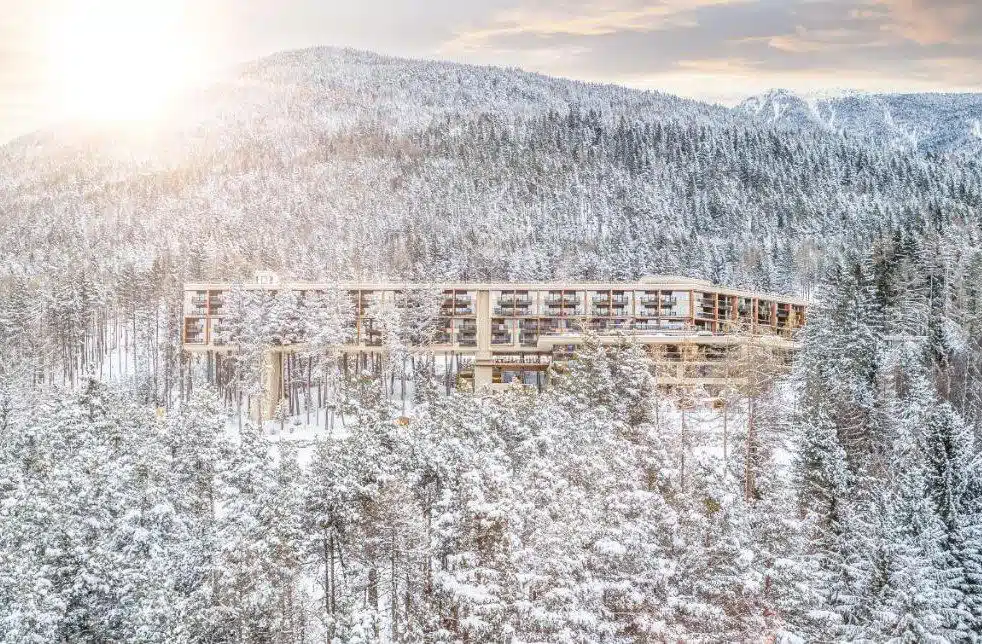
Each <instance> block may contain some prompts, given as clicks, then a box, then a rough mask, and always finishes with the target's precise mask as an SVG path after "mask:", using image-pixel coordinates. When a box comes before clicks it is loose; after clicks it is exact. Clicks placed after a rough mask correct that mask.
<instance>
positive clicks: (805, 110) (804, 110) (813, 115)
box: [734, 90, 982, 155]
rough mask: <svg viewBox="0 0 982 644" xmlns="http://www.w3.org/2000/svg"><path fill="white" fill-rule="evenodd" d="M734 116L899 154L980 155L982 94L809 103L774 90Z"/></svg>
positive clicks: (857, 96)
mask: <svg viewBox="0 0 982 644" xmlns="http://www.w3.org/2000/svg"><path fill="white" fill-rule="evenodd" d="M734 112H735V113H736V114H738V115H740V116H742V117H745V118H748V119H751V120H754V121H757V122H762V123H767V124H772V125H774V124H777V125H782V126H788V127H791V128H794V129H801V128H816V129H819V130H829V131H834V132H841V133H845V134H847V135H849V136H853V137H857V138H865V139H870V140H872V141H875V142H878V143H881V144H885V145H888V146H892V147H896V148H900V149H912V150H919V151H922V152H937V153H955V154H968V155H978V154H980V153H982V136H980V134H982V131H980V123H982V94H863V93H857V92H851V93H843V94H840V95H837V96H836V95H828V96H813V97H810V96H807V95H799V94H795V93H793V92H789V91H787V90H774V91H771V92H768V93H767V94H763V95H761V96H756V97H752V98H749V99H747V100H746V101H744V102H743V103H742V104H740V105H739V106H738V107H736V108H735V109H734Z"/></svg>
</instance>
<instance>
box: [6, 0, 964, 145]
mask: <svg viewBox="0 0 982 644" xmlns="http://www.w3.org/2000/svg"><path fill="white" fill-rule="evenodd" d="M0 15H2V16H3V18H2V20H0V141H4V140H8V139H10V138H12V137H15V136H18V135H20V134H23V133H26V132H29V131H31V130H34V129H37V128H43V127H44V126H45V125H46V124H49V123H51V122H53V121H57V120H59V119H62V118H72V117H75V116H101V117H104V118H123V117H124V116H127V115H134V114H138V113H140V109H138V108H145V107H147V106H149V105H152V104H154V103H155V102H159V101H161V100H163V96H164V94H165V93H166V92H167V91H169V90H171V89H176V88H178V87H180V86H182V85H187V84H196V83H206V82H207V79H208V78H210V77H212V76H213V75H215V74H219V73H221V72H222V71H223V70H226V69H228V68H229V67H231V66H233V65H235V64H236V63H238V62H244V61H248V60H252V59H255V58H258V57H261V56H264V55H267V54H271V53H274V52H276V51H281V50H285V49H296V48H301V47H309V46H315V45H336V46H350V47H356V48H360V49H368V50H372V51H377V52H380V53H386V54H393V55H403V56H411V57H417V58H433V59H446V60H454V61H459V62H467V63H478V64H492V65H503V66H514V67H521V68H523V69H527V70H530V71H537V72H542V73H546V74H550V75H557V76H565V77H569V78H575V79H580V80H589V81H602V82H612V83H618V84H623V85H629V86H633V87H638V88H645V89H658V90H662V91H666V92H670V93H674V94H679V95H683V96H688V97H693V98H698V99H703V100H707V101H713V102H720V103H724V104H735V103H737V102H739V101H740V100H742V99H743V98H746V97H747V96H750V95H753V94H757V93H760V92H763V91H766V90H767V89H769V88H776V87H781V88H788V89H792V90H798V91H803V92H815V91H822V90H826V89H829V90H838V89H858V90H868V91H917V92H919V91H982V65H980V64H979V61H982V1H980V0H852V1H848V0H648V1H643V0H589V1H585V2H574V1H570V0H427V1H423V0H0ZM124 108H125V109H124Z"/></svg>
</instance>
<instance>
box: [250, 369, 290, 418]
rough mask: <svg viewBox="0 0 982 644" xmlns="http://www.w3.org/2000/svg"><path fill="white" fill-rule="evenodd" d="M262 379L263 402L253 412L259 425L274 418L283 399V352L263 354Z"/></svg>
mask: <svg viewBox="0 0 982 644" xmlns="http://www.w3.org/2000/svg"><path fill="white" fill-rule="evenodd" d="M262 379H263V382H262V385H263V386H262V391H263V395H262V400H260V401H259V404H258V405H255V406H254V408H253V410H252V417H253V420H255V421H256V422H257V423H262V422H263V421H264V420H269V419H270V418H272V417H273V415H274V414H275V413H276V408H277V407H278V406H279V404H280V400H281V399H282V398H283V353H282V352H280V351H267V352H265V353H264V354H263V364H262Z"/></svg>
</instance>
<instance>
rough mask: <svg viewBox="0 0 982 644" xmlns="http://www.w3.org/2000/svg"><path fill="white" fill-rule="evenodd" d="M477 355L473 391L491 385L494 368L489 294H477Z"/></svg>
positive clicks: (480, 292)
mask: <svg viewBox="0 0 982 644" xmlns="http://www.w3.org/2000/svg"><path fill="white" fill-rule="evenodd" d="M475 312H476V314H477V355H476V356H475V360H474V391H480V390H481V389H482V388H483V387H487V386H490V385H491V382H492V381H493V379H494V367H493V366H492V365H491V292H490V291H478V292H477V308H476V311H475Z"/></svg>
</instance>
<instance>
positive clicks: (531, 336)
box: [519, 331, 539, 347]
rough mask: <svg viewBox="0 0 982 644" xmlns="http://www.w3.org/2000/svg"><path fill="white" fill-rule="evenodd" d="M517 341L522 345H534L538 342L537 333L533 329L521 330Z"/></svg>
mask: <svg viewBox="0 0 982 644" xmlns="http://www.w3.org/2000/svg"><path fill="white" fill-rule="evenodd" d="M519 342H521V345H522V346H523V347H534V346H537V345H538V344H539V334H538V333H536V332H534V331H522V333H521V335H520V336H519Z"/></svg>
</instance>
